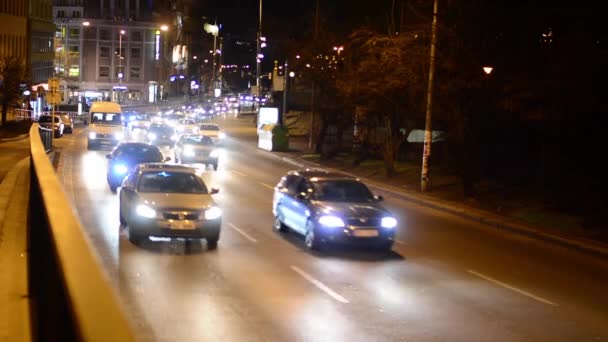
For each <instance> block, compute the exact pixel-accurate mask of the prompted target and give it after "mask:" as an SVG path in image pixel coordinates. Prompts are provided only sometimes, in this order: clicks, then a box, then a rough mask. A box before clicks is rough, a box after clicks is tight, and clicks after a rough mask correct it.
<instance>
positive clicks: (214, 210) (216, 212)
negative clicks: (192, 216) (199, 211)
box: [205, 207, 222, 220]
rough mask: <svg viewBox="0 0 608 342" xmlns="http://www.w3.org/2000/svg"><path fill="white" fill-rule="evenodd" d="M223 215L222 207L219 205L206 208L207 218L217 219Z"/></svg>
mask: <svg viewBox="0 0 608 342" xmlns="http://www.w3.org/2000/svg"><path fill="white" fill-rule="evenodd" d="M220 217H222V209H220V208H218V207H211V208H209V209H207V210H205V220H215V219H218V218H220Z"/></svg>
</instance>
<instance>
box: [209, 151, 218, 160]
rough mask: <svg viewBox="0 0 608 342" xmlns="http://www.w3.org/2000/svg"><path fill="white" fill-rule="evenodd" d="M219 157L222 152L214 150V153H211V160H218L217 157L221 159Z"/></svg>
mask: <svg viewBox="0 0 608 342" xmlns="http://www.w3.org/2000/svg"><path fill="white" fill-rule="evenodd" d="M219 156H220V151H218V150H212V151H211V152H210V153H209V157H211V158H217V157H219Z"/></svg>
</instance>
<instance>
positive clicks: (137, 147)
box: [106, 142, 171, 192]
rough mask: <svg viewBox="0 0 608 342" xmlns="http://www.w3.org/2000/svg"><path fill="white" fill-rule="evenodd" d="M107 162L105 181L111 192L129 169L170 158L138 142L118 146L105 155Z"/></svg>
mask: <svg viewBox="0 0 608 342" xmlns="http://www.w3.org/2000/svg"><path fill="white" fill-rule="evenodd" d="M106 159H107V160H108V173H107V180H108V186H109V187H110V190H111V191H112V192H114V191H116V188H118V187H119V186H120V184H121V183H122V180H123V179H124V178H125V176H126V175H127V172H129V170H130V169H132V168H133V167H134V166H135V165H137V164H141V163H161V162H164V161H169V160H170V159H171V158H169V157H167V158H165V157H163V154H162V153H161V152H160V150H159V149H158V147H156V146H154V145H150V144H145V143H139V142H123V143H120V144H118V145H117V146H116V147H115V148H114V149H113V150H112V152H111V153H109V154H107V155H106Z"/></svg>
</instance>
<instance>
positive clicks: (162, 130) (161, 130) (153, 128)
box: [150, 125, 173, 134]
mask: <svg viewBox="0 0 608 342" xmlns="http://www.w3.org/2000/svg"><path fill="white" fill-rule="evenodd" d="M150 132H157V133H167V134H172V133H173V127H171V126H158V125H153V126H150Z"/></svg>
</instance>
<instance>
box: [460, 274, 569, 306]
mask: <svg viewBox="0 0 608 342" xmlns="http://www.w3.org/2000/svg"><path fill="white" fill-rule="evenodd" d="M468 272H469V273H470V274H472V275H474V276H477V277H479V278H481V279H484V280H487V281H489V282H491V283H494V284H496V285H499V286H502V287H504V288H506V289H509V290H511V291H514V292H517V293H519V294H521V295H523V296H526V297H528V298H532V299H534V300H536V301H538V302H541V303H544V304H547V305H553V306H557V303H554V302H552V301H550V300H548V299H545V298H543V297H539V296H537V295H534V294H532V293H530V292H527V291H524V290H521V289H518V288H517V287H515V286H511V285H509V284H506V283H503V282H502V281H499V280H496V279H494V278H491V277H488V276H487V275H483V274H481V273H479V272H476V271H473V270H468Z"/></svg>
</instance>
